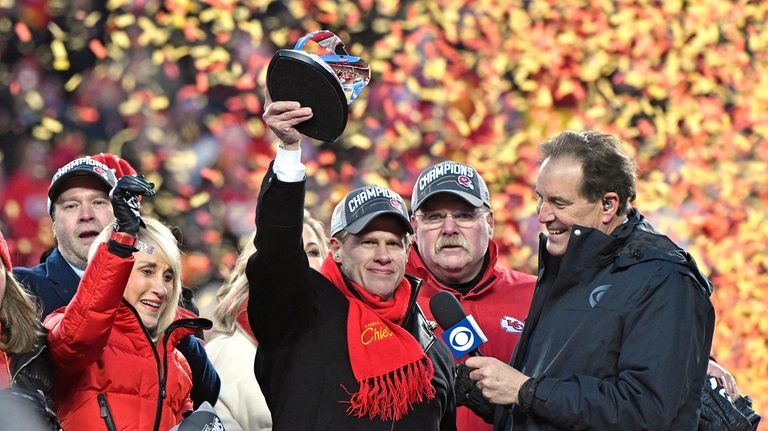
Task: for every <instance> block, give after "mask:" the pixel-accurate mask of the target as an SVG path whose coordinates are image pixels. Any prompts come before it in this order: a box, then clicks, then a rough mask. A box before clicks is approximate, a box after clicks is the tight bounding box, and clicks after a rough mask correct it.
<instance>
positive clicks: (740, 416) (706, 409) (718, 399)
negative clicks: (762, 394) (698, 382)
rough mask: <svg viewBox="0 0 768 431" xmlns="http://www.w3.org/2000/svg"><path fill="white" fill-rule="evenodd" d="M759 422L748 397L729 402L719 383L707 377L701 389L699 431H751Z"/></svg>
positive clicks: (713, 378)
mask: <svg viewBox="0 0 768 431" xmlns="http://www.w3.org/2000/svg"><path fill="white" fill-rule="evenodd" d="M759 422H760V415H758V414H757V413H755V411H754V410H752V400H751V399H750V398H749V397H739V399H738V400H736V401H735V402H731V399H730V398H728V395H727V394H726V392H725V388H724V387H723V385H722V384H721V382H720V381H719V380H718V379H717V378H716V377H712V376H707V379H706V380H705V381H704V386H703V387H702V388H701V416H700V417H699V431H753V430H756V429H757V424H758V423H759Z"/></svg>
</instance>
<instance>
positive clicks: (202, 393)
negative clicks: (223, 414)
mask: <svg viewBox="0 0 768 431" xmlns="http://www.w3.org/2000/svg"><path fill="white" fill-rule="evenodd" d="M176 349H177V350H178V351H179V352H181V354H182V355H183V356H184V359H186V360H187V363H188V364H189V368H190V369H191V370H192V393H190V394H189V396H190V397H191V398H192V402H193V403H194V406H195V409H197V408H198V407H200V405H201V404H203V402H205V401H208V402H209V403H211V406H215V405H216V401H217V400H218V399H219V390H220V389H221V379H220V378H219V374H218V373H217V372H216V369H215V368H214V367H213V364H212V363H211V361H210V360H209V359H208V355H207V354H206V352H205V348H204V347H203V342H202V341H201V340H200V339H198V338H197V337H196V336H194V335H187V336H186V337H184V338H182V339H181V341H179V343H178V344H176Z"/></svg>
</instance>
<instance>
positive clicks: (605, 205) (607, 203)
mask: <svg viewBox="0 0 768 431" xmlns="http://www.w3.org/2000/svg"><path fill="white" fill-rule="evenodd" d="M609 209H611V201H603V210H605V211H608V210H609Z"/></svg>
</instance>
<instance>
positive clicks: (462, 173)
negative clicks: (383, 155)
mask: <svg viewBox="0 0 768 431" xmlns="http://www.w3.org/2000/svg"><path fill="white" fill-rule="evenodd" d="M437 193H452V194H454V195H456V196H458V197H460V198H462V199H464V200H465V201H466V202H467V203H468V204H470V205H472V206H473V207H475V208H479V207H481V206H483V205H485V206H487V207H488V208H490V207H491V194H490V193H489V192H488V186H487V185H486V184H485V181H483V177H481V176H480V174H479V173H478V172H477V171H476V170H475V168H473V167H472V166H469V165H466V164H464V163H459V162H454V161H451V160H448V161H445V162H440V163H438V164H436V165H433V166H430V167H428V168H426V169H424V170H423V171H421V173H420V174H419V177H418V178H417V179H416V184H415V185H414V186H413V194H412V195H411V210H412V211H416V210H417V209H419V207H420V206H421V204H423V203H424V201H426V200H427V199H429V198H430V197H432V196H433V195H435V194H437Z"/></svg>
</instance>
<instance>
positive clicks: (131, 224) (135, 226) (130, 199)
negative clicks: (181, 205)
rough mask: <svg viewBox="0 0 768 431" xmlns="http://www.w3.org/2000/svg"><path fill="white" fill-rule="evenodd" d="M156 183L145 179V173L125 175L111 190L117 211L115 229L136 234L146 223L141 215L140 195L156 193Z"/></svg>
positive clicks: (113, 208)
mask: <svg viewBox="0 0 768 431" xmlns="http://www.w3.org/2000/svg"><path fill="white" fill-rule="evenodd" d="M154 188H155V184H154V183H150V182H148V181H146V180H145V179H144V175H138V176H135V175H123V176H122V177H120V179H119V180H117V184H115V187H114V188H113V189H112V191H110V192H109V199H110V200H111V201H112V210H113V211H114V213H115V230H116V231H117V232H125V233H127V234H129V235H133V236H136V235H137V234H138V233H139V227H140V226H143V225H144V223H143V222H142V221H141V217H140V213H139V210H140V207H141V204H140V202H139V196H147V197H150V196H152V195H154V194H155V190H154Z"/></svg>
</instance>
